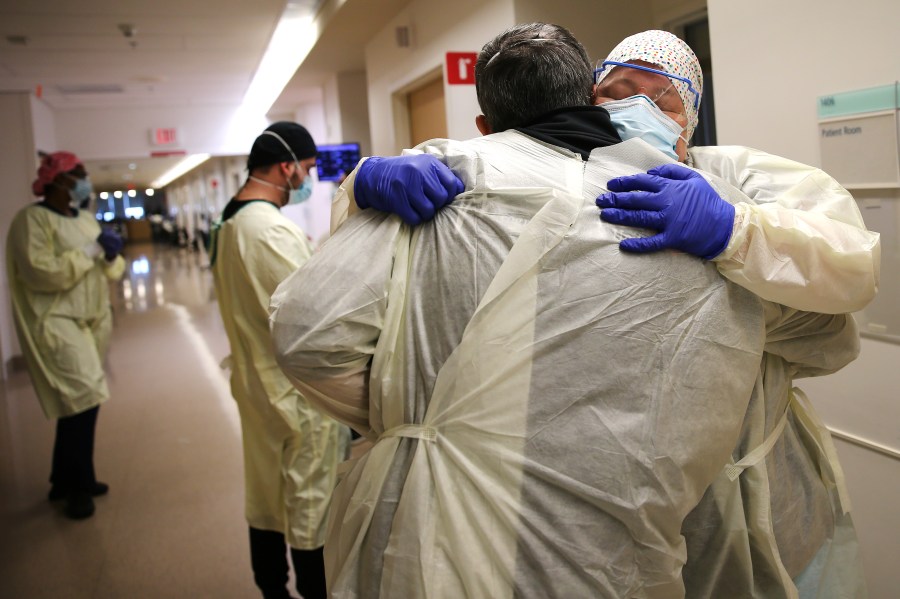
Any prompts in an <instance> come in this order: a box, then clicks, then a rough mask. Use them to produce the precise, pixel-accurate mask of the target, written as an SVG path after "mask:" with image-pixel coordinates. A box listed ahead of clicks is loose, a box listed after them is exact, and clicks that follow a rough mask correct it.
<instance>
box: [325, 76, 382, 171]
mask: <svg viewBox="0 0 900 599" xmlns="http://www.w3.org/2000/svg"><path fill="white" fill-rule="evenodd" d="M336 83H337V93H338V102H339V111H340V118H341V131H340V136H339V138H340V139H333V140H332V141H334V142H335V143H341V142H345V141H351V142H352V141H355V142H358V143H359V147H360V150H361V152H362V155H363V156H369V155H371V154H370V152H371V151H372V141H371V138H370V136H369V103H368V99H367V97H366V94H365V90H366V86H367V83H366V72H365V71H352V72H346V73H339V74H338V76H337V78H336Z"/></svg>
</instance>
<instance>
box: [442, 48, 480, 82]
mask: <svg viewBox="0 0 900 599" xmlns="http://www.w3.org/2000/svg"><path fill="white" fill-rule="evenodd" d="M477 59H478V53H477V52H447V64H446V70H447V83H448V84H450V85H475V61H476V60H477Z"/></svg>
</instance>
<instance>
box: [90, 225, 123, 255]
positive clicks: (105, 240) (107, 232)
mask: <svg viewBox="0 0 900 599" xmlns="http://www.w3.org/2000/svg"><path fill="white" fill-rule="evenodd" d="M97 243H99V244H100V247H102V248H103V257H104V258H106V260H107V262H111V261H112V260H115V259H116V256H117V255H118V254H119V252H121V251H122V248H123V247H124V246H125V242H124V241H122V238H121V237H120V236H119V234H118V233H116V232H115V231H113V230H112V229H103V230H102V231H100V235H98V236H97Z"/></svg>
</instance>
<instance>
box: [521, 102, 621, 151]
mask: <svg viewBox="0 0 900 599" xmlns="http://www.w3.org/2000/svg"><path fill="white" fill-rule="evenodd" d="M516 131H521V132H522V133H524V134H526V135H530V136H531V137H534V138H535V139H539V140H541V141H543V142H546V143H549V144H552V145H554V146H558V147H560V148H566V149H567V150H572V151H573V152H577V153H579V154H581V156H582V158H584V159H585V160H587V159H588V157H589V156H590V155H591V150H593V149H594V148H605V147H606V146H611V145H614V144H617V143H619V142H621V141H622V139H621V138H620V137H619V134H618V133H617V132H616V128H615V127H613V124H612V122H611V121H610V120H609V113H608V112H606V111H605V110H604V109H603V108H601V107H599V106H573V107H570V108H560V109H558V110H554V111H551V112H548V113H546V114H543V115H541V116H539V117H538V118H536V119H535V120H534V121H532V122H531V123H529V124H528V125H525V126H523V127H516Z"/></svg>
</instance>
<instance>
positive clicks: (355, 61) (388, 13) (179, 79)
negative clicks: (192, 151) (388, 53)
mask: <svg viewBox="0 0 900 599" xmlns="http://www.w3.org/2000/svg"><path fill="white" fill-rule="evenodd" d="M408 1H409V0H324V1H323V0H83V1H82V2H71V1H63V0H40V1H39V0H0V92H2V91H32V92H36V93H37V90H40V92H39V93H40V96H41V97H42V98H43V100H44V101H45V102H47V104H49V105H50V106H51V107H52V108H53V109H54V110H55V111H66V110H78V109H82V108H98V107H99V108H103V107H119V108H121V107H125V108H127V107H135V108H137V107H150V106H152V107H160V106H162V107H167V106H172V107H174V106H185V105H217V104H218V105H221V104H227V105H234V106H237V105H239V104H240V103H241V100H242V99H243V96H244V93H245V92H246V90H247V87H248V86H249V84H250V81H251V80H252V78H253V75H254V73H255V71H256V68H257V66H258V64H259V62H260V60H261V58H262V56H263V53H264V52H265V49H266V47H267V45H268V43H269V39H270V37H271V35H272V32H273V31H274V30H275V27H276V25H277V23H278V21H279V19H280V18H281V15H282V14H283V13H284V11H285V9H286V8H288V7H290V8H291V9H292V10H299V11H303V10H305V11H307V12H309V13H310V14H313V13H314V11H316V10H318V8H319V7H320V5H322V4H325V5H326V8H325V9H323V13H324V12H330V17H329V19H328V22H327V23H325V24H324V27H323V28H322V33H321V35H320V38H319V41H318V42H317V44H316V46H315V47H314V48H313V50H312V51H311V52H310V54H309V56H308V57H307V59H306V61H305V62H304V64H303V65H301V67H300V69H299V70H298V71H297V73H296V74H295V76H294V79H293V80H292V81H291V82H290V83H289V84H288V86H287V88H286V89H285V91H284V92H283V94H282V96H281V98H280V99H279V103H276V106H274V107H273V109H272V112H278V111H279V110H281V111H289V110H290V109H291V106H290V104H291V102H296V101H297V99H298V98H303V97H308V92H309V87H310V86H316V85H321V82H322V80H323V78H324V76H325V75H326V74H328V73H336V72H342V71H351V70H363V69H364V68H365V63H364V55H363V52H364V46H365V43H366V42H367V41H368V40H369V39H370V38H371V36H372V35H373V34H374V33H375V32H377V31H378V30H379V29H381V28H382V27H383V26H384V25H385V24H386V23H387V22H388V20H389V19H391V18H392V17H393V16H394V15H396V13H397V12H398V11H399V10H400V9H401V8H402V7H403V6H404V5H406V4H407V3H408ZM124 26H130V27H131V28H133V34H132V35H126V34H125V32H123V29H125V30H128V27H124ZM318 91H319V90H316V92H318ZM117 158H118V157H117ZM122 158H123V159H113V160H105V161H92V162H91V163H90V164H87V165H86V167H87V168H88V170H89V171H90V172H91V177H92V179H93V180H94V185H95V187H97V188H98V189H113V188H116V187H119V186H121V185H122V184H123V182H126V183H127V182H133V183H134V184H135V185H136V186H137V187H142V186H146V185H149V183H150V181H152V180H153V179H155V178H157V177H158V176H159V175H160V174H162V173H163V172H165V171H166V170H168V168H170V167H171V165H172V164H174V163H175V162H177V160H178V158H164V159H157V158H153V159H151V158H142V159H133V158H132V159H128V157H122ZM132 164H134V165H135V168H133V169H132V168H129V166H130V165H132Z"/></svg>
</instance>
